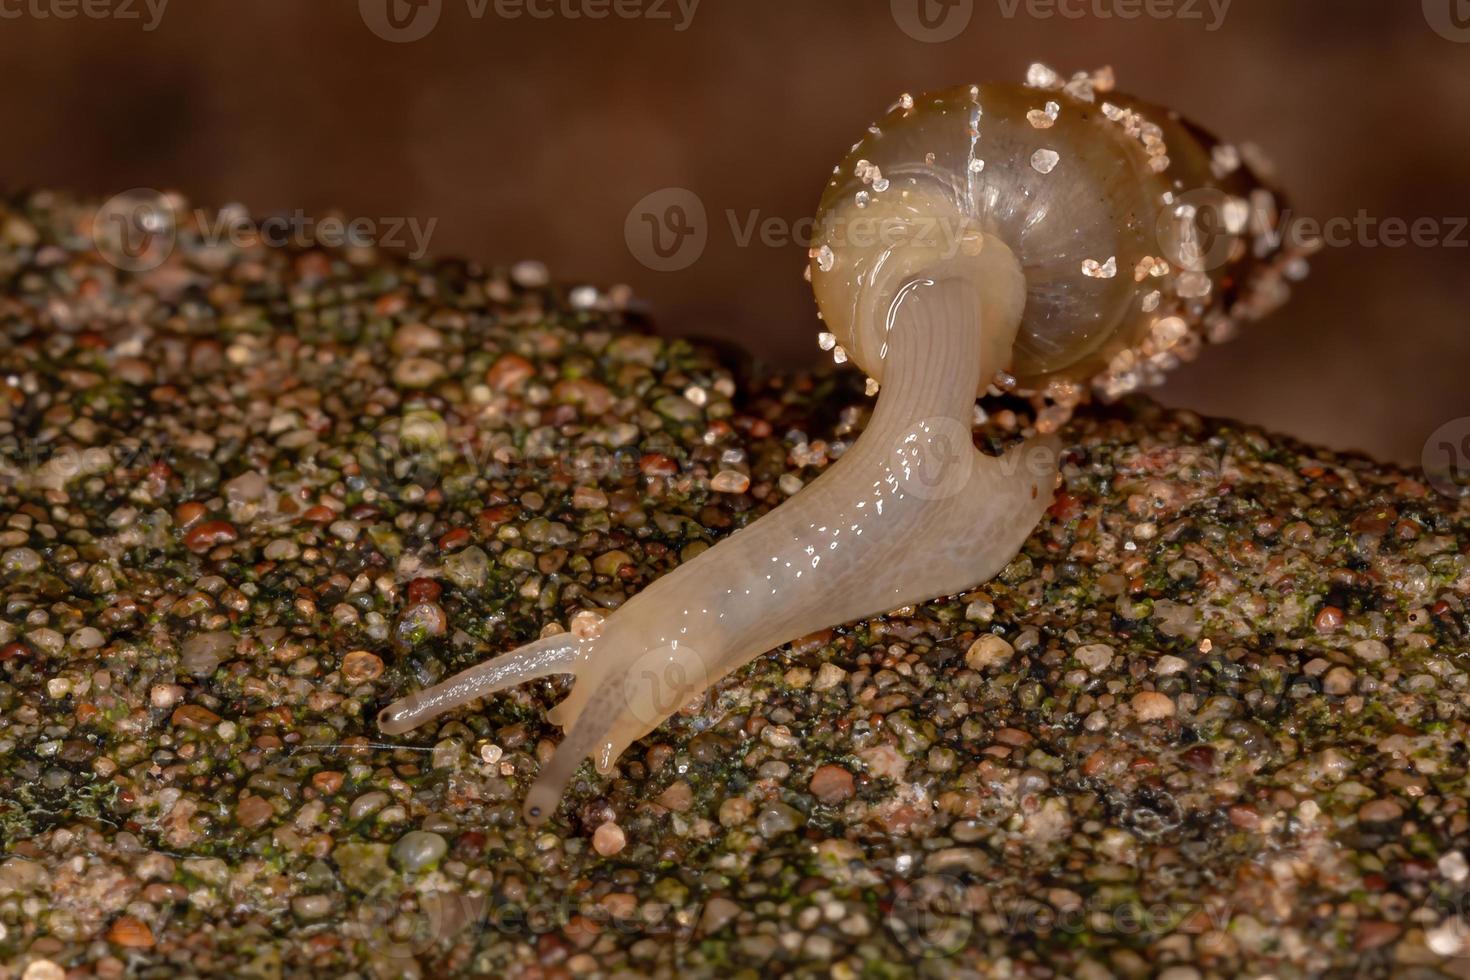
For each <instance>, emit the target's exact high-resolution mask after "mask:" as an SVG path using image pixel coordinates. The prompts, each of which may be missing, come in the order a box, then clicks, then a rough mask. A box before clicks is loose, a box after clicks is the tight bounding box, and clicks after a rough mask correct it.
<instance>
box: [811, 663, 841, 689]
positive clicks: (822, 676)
mask: <svg viewBox="0 0 1470 980" xmlns="http://www.w3.org/2000/svg"><path fill="white" fill-rule="evenodd" d="M846 678H847V671H845V670H843V669H842V668H841V667H839V666H837V665H836V664H833V663H825V664H822V666H820V667H818V668H817V679H816V680H815V681H813V682H812V687H814V688H816V689H817V690H818V691H827V690H831V689H832V688H834V687H836V686H837V685H838V684H841V683H842V682H843V681H844V680H845V679H846Z"/></svg>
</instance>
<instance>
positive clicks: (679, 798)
mask: <svg viewBox="0 0 1470 980" xmlns="http://www.w3.org/2000/svg"><path fill="white" fill-rule="evenodd" d="M656 802H657V803H658V805H659V806H661V807H664V808H665V809H668V810H673V811H674V812H675V813H684V812H686V811H687V810H688V809H689V807H690V806H692V805H693V803H694V790H692V789H690V788H689V784H688V783H687V782H685V781H684V780H682V779H680V780H678V781H676V782H674V783H671V784H669V788H668V789H666V790H664V791H663V792H662V793H660V794H659V795H658V800H657V801H656Z"/></svg>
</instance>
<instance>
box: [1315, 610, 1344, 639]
mask: <svg viewBox="0 0 1470 980" xmlns="http://www.w3.org/2000/svg"><path fill="white" fill-rule="evenodd" d="M1341 625H1342V610H1341V609H1339V608H1337V607H1336V606H1323V607H1322V611H1321V612H1319V613H1318V614H1317V622H1316V626H1317V632H1318V633H1332V632H1335V631H1336V630H1337V628H1338V627H1339V626H1341Z"/></svg>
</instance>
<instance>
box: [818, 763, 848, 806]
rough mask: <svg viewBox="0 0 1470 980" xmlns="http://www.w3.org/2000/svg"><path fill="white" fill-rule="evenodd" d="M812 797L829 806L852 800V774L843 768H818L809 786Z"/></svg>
mask: <svg viewBox="0 0 1470 980" xmlns="http://www.w3.org/2000/svg"><path fill="white" fill-rule="evenodd" d="M809 788H810V789H811V791H812V795H813V796H815V797H816V798H817V799H819V800H821V801H822V802H823V803H826V804H828V805H829V806H830V805H832V804H834V803H841V802H843V801H844V800H849V799H851V798H852V793H853V779H852V773H850V772H848V771H847V770H846V769H844V768H842V767H841V766H833V765H828V766H818V767H817V771H816V772H814V773H812V781H811V783H810V785H809Z"/></svg>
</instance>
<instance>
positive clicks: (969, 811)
mask: <svg viewBox="0 0 1470 980" xmlns="http://www.w3.org/2000/svg"><path fill="white" fill-rule="evenodd" d="M92 213H93V212H92V208H91V207H90V206H89V205H86V204H82V203H77V202H74V201H71V200H69V199H66V198H61V197H57V196H53V195H48V194H37V195H33V196H31V197H29V198H26V199H22V200H16V201H13V202H12V203H11V204H10V205H9V206H8V207H7V208H6V209H5V210H4V211H3V212H0V276H3V277H4V282H5V285H4V288H3V290H0V316H3V318H4V331H3V334H0V367H3V377H4V379H5V389H4V391H5V398H4V399H3V401H0V451H3V454H4V461H5V468H4V471H3V474H0V506H3V510H4V519H3V528H0V583H3V593H4V613H3V616H0V844H3V854H0V964H3V965H0V975H7V974H8V975H12V976H28V977H32V978H45V977H58V976H62V975H64V974H65V973H66V972H68V971H77V973H78V974H79V975H98V976H123V975H128V974H130V973H136V974H138V975H143V976H154V975H156V976H171V975H176V974H181V973H182V974H186V975H187V974H197V975H208V976H240V975H244V976H293V975H295V976H307V975H318V974H321V973H326V972H334V973H338V974H341V975H347V976H351V975H358V976H384V977H388V976H401V975H405V974H407V975H424V976H441V975H452V974H462V973H475V974H481V975H510V976H527V977H530V976H583V975H588V976H596V975H614V974H617V973H620V972H622V973H629V974H641V975H674V974H679V975H685V974H687V975H694V976H699V975H707V976H725V975H729V974H740V973H742V972H743V973H745V974H747V975H750V976H756V975H758V974H759V972H760V971H764V970H770V969H772V968H773V967H771V966H767V965H766V964H767V963H768V962H769V963H774V964H775V967H774V968H775V969H777V970H784V971H789V972H794V973H799V974H806V975H824V976H836V977H847V976H851V977H857V976H867V975H874V976H886V975H909V974H919V975H934V976H946V975H952V974H954V973H956V972H965V971H970V972H973V973H975V974H978V975H997V976H1002V975H1014V974H1017V973H1025V974H1031V975H1048V974H1051V975H1062V976H1079V977H1090V976H1099V977H1100V976H1105V975H1109V974H1112V975H1123V976H1132V975H1138V976H1143V975H1151V974H1156V973H1160V972H1163V971H1171V970H1172V971H1174V972H1173V973H1171V974H1169V975H1171V976H1176V977H1187V976H1197V975H1198V976H1234V975H1237V974H1240V973H1246V972H1249V973H1267V972H1269V973H1272V974H1274V975H1276V976H1280V977H1287V976H1306V975H1316V974H1320V973H1323V972H1333V971H1335V972H1340V973H1341V972H1354V971H1356V972H1364V973H1379V974H1386V973H1390V972H1400V973H1404V972H1413V971H1418V972H1422V973H1424V974H1426V975H1431V973H1432V971H1439V972H1445V973H1451V974H1453V973H1455V972H1456V971H1457V970H1458V971H1463V965H1464V963H1465V962H1466V961H1465V959H1464V957H1465V955H1466V954H1467V953H1470V946H1467V942H1466V939H1467V936H1470V932H1467V926H1466V923H1465V914H1466V911H1467V905H1466V896H1467V888H1470V866H1467V862H1466V858H1465V852H1466V849H1467V846H1470V814H1467V812H1466V806H1465V803H1464V800H1465V798H1466V794H1467V789H1470V787H1467V785H1466V766H1467V756H1466V748H1465V746H1466V737H1467V731H1470V690H1467V683H1466V682H1467V674H1466V669H1467V663H1470V656H1467V653H1470V639H1467V634H1466V629H1467V620H1466V608H1465V605H1466V601H1467V599H1470V558H1467V553H1470V505H1467V504H1464V503H1458V504H1457V503H1455V502H1452V501H1449V500H1447V499H1445V498H1443V497H1441V496H1439V495H1437V494H1435V493H1434V492H1433V491H1432V490H1430V489H1429V488H1427V487H1426V486H1425V484H1424V482H1423V480H1422V478H1421V477H1420V476H1419V475H1418V474H1415V473H1411V472H1407V471H1402V470H1398V469H1395V468H1392V467H1387V466H1383V465H1380V464H1376V463H1373V462H1371V461H1369V460H1365V459H1362V458H1358V457H1353V456H1346V455H1341V454H1337V453H1332V452H1328V451H1325V450H1321V449H1317V448H1314V447H1308V446H1303V445H1300V444H1298V443H1296V442H1293V441H1291V440H1289V439H1284V438H1281V437H1278V436H1274V435H1270V434H1266V433H1263V432H1260V431H1259V430H1256V429H1253V428H1250V427H1246V426H1241V425H1238V424H1234V423H1230V422H1224V421H1212V420H1206V419H1201V418H1199V417H1197V416H1194V415H1191V414H1189V413H1181V412H1168V411H1165V410H1163V409H1161V408H1159V407H1158V406H1156V405H1154V404H1153V403H1151V402H1148V401H1145V400H1137V401H1129V402H1126V403H1124V404H1123V405H1121V406H1117V407H1114V408H1111V409H1089V410H1084V411H1082V412H1081V413H1079V415H1078V416H1077V417H1076V418H1075V419H1074V420H1073V422H1072V423H1071V424H1070V425H1069V426H1068V427H1067V428H1066V429H1064V430H1063V433H1062V434H1063V437H1064V440H1065V443H1066V445H1067V447H1068V449H1067V458H1066V463H1065V465H1064V467H1063V478H1064V486H1063V487H1062V489H1061V491H1060V492H1059V495H1058V498H1057V500H1056V502H1055V504H1054V505H1053V507H1052V510H1051V513H1050V515H1049V517H1048V519H1047V520H1046V521H1044V522H1043V524H1042V526H1041V527H1040V528H1038V529H1037V531H1036V532H1035V533H1034V534H1033V535H1032V536H1031V538H1030V540H1029V541H1028V542H1027V544H1026V547H1025V549H1024V551H1023V552H1022V554H1021V555H1020V556H1018V557H1017V558H1016V559H1015V561H1013V562H1012V563H1011V565H1010V566H1009V567H1008V568H1007V569H1006V571H1005V572H1004V573H1003V574H1002V575H1001V576H1000V577H999V578H998V579H996V580H995V581H993V582H991V583H988V584H987V585H985V586H984V587H983V588H981V589H978V590H976V591H974V592H971V593H968V594H965V595H960V596H953V597H949V598H946V599H942V600H936V601H933V602H928V603H924V604H922V605H917V606H913V607H908V608H904V609H900V610H895V611H894V612H893V613H892V614H890V615H888V616H885V617H881V618H879V619H875V620H871V621H868V622H863V623H859V624H855V625H853V626H852V627H850V628H842V629H836V630H831V631H823V632H822V633H819V634H817V635H813V636H809V637H805V638H803V639H802V640H801V641H798V642H796V643H794V644H791V645H789V646H788V647H785V648H782V649H781V650H778V651H775V652H774V653H772V654H771V655H768V656H765V657H761V658H758V659H757V660H756V661H754V662H752V663H751V664H749V665H748V666H747V667H746V668H744V669H742V670H741V671H739V672H737V673H736V674H734V675H732V676H731V677H730V678H728V679H726V680H725V681H724V682H722V683H721V684H719V685H718V686H717V687H716V688H715V689H714V690H713V691H711V692H710V693H709V694H708V695H707V696H706V697H705V698H703V699H702V700H701V701H700V702H698V703H696V704H693V705H690V706H687V707H686V708H685V709H683V710H682V711H681V712H679V713H678V714H677V715H676V716H675V717H674V719H673V720H672V721H671V722H670V723H669V724H668V725H666V726H664V727H662V728H660V729H659V730H657V731H656V732H654V733H653V734H652V735H650V736H649V737H648V738H647V739H645V740H644V741H643V742H641V743H639V744H638V745H636V746H635V747H634V748H633V749H632V750H630V752H629V753H628V754H627V755H626V756H625V757H624V758H623V759H622V760H621V763H620V765H619V767H618V771H617V773H616V774H615V776H613V777H612V778H609V779H604V778H601V777H598V776H597V775H596V774H595V773H593V772H592V771H591V769H590V767H587V766H584V767H583V769H582V770H581V771H580V772H579V774H578V778H577V779H576V780H574V783H573V787H572V791H571V794H570V796H569V798H568V801H567V802H566V803H565V805H564V806H563V808H562V810H561V811H560V813H559V814H558V815H557V817H556V818H555V820H554V822H553V823H551V824H549V825H547V826H546V827H544V828H540V829H535V830H533V829H530V828H527V827H526V826H525V825H524V824H523V823H522V821H521V820H520V817H519V813H518V806H519V801H520V799H521V796H522V794H523V793H524V792H525V788H526V787H527V786H528V785H529V783H530V781H531V780H532V779H533V778H534V777H535V775H536V772H537V771H538V767H539V765H540V763H541V762H542V761H543V760H544V759H546V758H547V757H548V755H549V752H550V750H551V748H552V747H553V744H554V742H553V733H554V729H553V728H552V726H550V725H549V724H548V723H547V721H546V718H545V712H546V709H547V708H548V707H549V706H550V705H552V704H554V703H555V702H556V701H557V700H558V699H559V696H560V695H561V694H562V693H563V691H562V688H563V686H564V685H563V682H560V681H556V680H547V681H541V682H537V683H535V684H531V685H527V686H525V687H523V688H518V689H515V690H512V691H508V692H506V693H504V694H501V695H498V696H496V697H495V698H493V699H490V700H489V701H487V702H485V703H483V704H482V705H481V706H479V707H478V708H477V709H476V710H474V711H468V712H459V713H456V714H452V715H448V716H446V717H445V718H442V719H440V720H439V721H438V722H436V723H435V724H434V725H432V726H429V728H428V729H427V730H425V731H423V732H418V733H415V736H414V737H413V738H411V739H404V740H402V742H401V743H396V742H384V741H382V740H380V739H379V737H378V736H377V734H376V732H375V729H374V727H373V724H372V719H373V715H374V713H375V712H376V710H377V709H378V708H380V707H381V706H382V705H384V704H385V703H387V702H388V701H390V700H392V699H393V698H395V697H397V696H399V695H401V694H403V693H404V692H405V691H407V690H409V689H411V688H413V687H415V686H419V685H422V684H425V683H430V682H432V681H434V680H436V679H438V678H440V677H443V676H445V675H447V674H448V673H450V672H452V671H454V670H457V669H459V668H461V667H463V666H465V665H468V664H470V663H473V662H475V661H477V660H480V659H484V658H485V657H486V656H488V655H490V654H492V653H494V652H496V651H499V650H502V649H506V648H509V647H510V646H512V645H514V644H517V643H520V642H524V641H526V640H528V639H533V638H535V637H537V636H540V635H546V634H549V633H551V632H555V631H557V630H570V631H573V632H576V631H579V630H587V629H591V628H595V623H596V621H597V619H598V618H599V617H600V616H601V615H603V614H605V613H607V612H608V611H610V610H612V609H615V608H616V607H617V606H618V605H619V603H621V602H622V601H624V600H625V599H626V598H627V597H629V596H631V595H633V594H635V593H636V592H638V591H639V590H640V589H642V588H643V587H644V586H646V585H647V584H648V583H649V582H650V581H652V580H653V579H654V578H655V577H657V576H658V575H661V574H663V573H665V572H667V571H668V570H670V569H671V568H674V567H676V566H677V565H679V564H680V563H681V562H684V561H687V560H689V559H690V558H692V557H694V556H695V555H697V554H699V553H700V552H701V551H703V550H704V549H706V548H708V547H709V546H710V544H712V543H713V542H715V541H717V540H719V539H720V538H722V537H723V536H725V535H727V534H729V533H730V532H732V531H733V530H736V529H738V528H740V527H742V526H744V525H745V524H747V523H749V522H750V521H751V520H753V519H755V518H756V517H758V516H759V515H761V514H763V513H765V512H766V511H768V510H769V509H770V508H772V507H774V506H775V505H776V504H778V503H779V502H780V501H781V500H783V499H785V498H786V497H787V496H790V495H791V494H792V493H794V492H795V491H796V490H798V489H800V487H801V486H802V485H804V484H805V483H806V482H809V481H810V480H811V479H812V478H814V477H815V476H816V475H818V474H819V473H821V472H822V471H823V470H824V468H825V467H826V466H828V465H829V464H830V462H831V461H832V460H833V459H835V458H837V457H839V456H840V455H841V453H842V452H843V451H844V450H845V449H846V447H847V446H849V445H850V444H851V442H852V440H853V439H854V437H855V436H856V434H857V433H858V432H859V431H861V429H862V426H863V425H864V423H865V421H866V417H867V412H868V406H869V404H870V401H869V399H867V398H865V397H864V395H863V393H862V383H861V379H860V378H858V377H857V376H856V375H855V374H848V373H835V374H834V373H831V372H823V373H818V374H812V375H805V374H804V375H797V376H792V377H783V378H774V379H769V380H766V381H763V382H758V383H756V382H749V383H747V382H744V381H742V380H740V379H737V377H736V376H735V375H734V374H733V373H732V371H731V369H730V367H729V366H728V365H727V364H725V363H723V362H722V361H721V360H720V359H719V358H718V357H717V356H716V355H715V354H714V353H713V352H711V351H709V350H707V349H704V348H701V347H698V346H694V345H691V344H688V343H684V342H679V341H663V340H659V339H657V338H655V337H652V336H649V335H648V334H646V333H645V332H644V331H643V329H642V328H643V324H642V323H640V322H639V319H638V317H637V316H636V315H634V314H633V313H631V312H629V311H628V310H627V309H626V308H625V305H624V303H623V302H622V301H621V299H622V298H621V297H620V296H618V295H615V294H614V295H609V294H605V293H599V292H596V291H592V290H588V289H585V288H581V289H575V290H566V289H562V288H560V287H557V286H553V285H547V284H546V281H545V279H546V277H545V275H544V273H541V272H539V270H537V269H534V268H531V267H522V268H521V269H519V270H514V271H516V272H518V274H512V271H504V270H492V269H481V268H479V267H476V266H474V265H471V264H465V263H455V262H420V263H407V262H404V261H401V260H399V259H397V258H395V257H393V256H391V255H386V254H379V253H376V252H374V251H372V250H370V249H365V248H360V249H351V250H347V251H334V250H330V249H297V250H276V249H268V248H265V247H263V246H257V247H246V246H243V245H230V246H222V245H219V244H216V243H210V242H207V241H205V240H204V239H203V238H202V237H201V235H200V234H199V230H198V229H195V228H191V227H187V226H186V227H184V228H182V229H181V231H180V234H179V236H178V241H177V243H176V245H175V247H174V249H173V251H172V253H171V254H170V255H169V256H168V259H167V261H166V262H164V263H163V264H162V265H160V266H159V267H158V268H156V269H152V270H149V271H144V272H139V273H136V274H135V273H123V272H120V271H119V270H117V269H116V268H114V267H113V266H112V265H110V264H108V263H107V262H106V261H104V259H103V258H102V257H100V256H99V255H98V253H97V250H96V249H95V247H94V246H93V243H92V241H91V239H90V237H89V224H90V221H91V217H92ZM423 361H427V362H429V365H431V366H432V368H433V369H432V370H431V369H430V367H427V366H425V365H424V364H421V363H420V362H423ZM991 408H992V411H991V414H990V420H989V428H988V432H987V435H986V438H987V440H988V442H989V444H990V446H991V448H999V447H1001V446H1003V445H1006V444H1008V443H1009V442H1011V441H1013V439H1014V438H1015V433H1016V432H1017V431H1018V430H1019V429H1020V428H1021V425H1020V420H1019V419H1018V417H1017V416H1016V414H1015V412H1016V411H1019V410H1020V408H1019V406H1018V405H1009V404H996V405H992V406H991Z"/></svg>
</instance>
